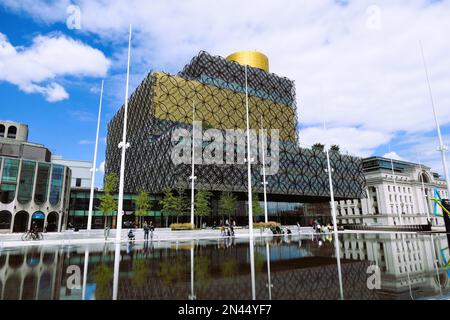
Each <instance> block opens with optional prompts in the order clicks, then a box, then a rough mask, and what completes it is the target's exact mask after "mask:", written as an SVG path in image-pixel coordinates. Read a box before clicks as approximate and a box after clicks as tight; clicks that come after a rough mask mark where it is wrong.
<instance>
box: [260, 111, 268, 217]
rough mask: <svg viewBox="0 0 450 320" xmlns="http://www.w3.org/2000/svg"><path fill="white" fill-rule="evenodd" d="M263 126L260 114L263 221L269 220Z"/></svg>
mask: <svg viewBox="0 0 450 320" xmlns="http://www.w3.org/2000/svg"><path fill="white" fill-rule="evenodd" d="M264 138H265V135H264V127H263V117H262V116H261V153H262V171H263V182H262V184H263V188H264V221H265V222H266V223H267V222H269V221H268V220H269V217H268V214H267V181H266V157H265V153H266V149H265V145H264Z"/></svg>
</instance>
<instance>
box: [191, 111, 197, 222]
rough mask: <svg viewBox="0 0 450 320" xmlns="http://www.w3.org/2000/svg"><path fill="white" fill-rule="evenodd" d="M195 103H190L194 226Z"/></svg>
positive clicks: (192, 213)
mask: <svg viewBox="0 0 450 320" xmlns="http://www.w3.org/2000/svg"><path fill="white" fill-rule="evenodd" d="M194 122H195V103H192V174H191V176H190V179H191V224H192V225H193V226H194V202H195V198H194V187H195V178H196V177H195V161H194V159H195V140H194V138H195V123H194Z"/></svg>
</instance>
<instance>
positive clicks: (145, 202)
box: [135, 191, 151, 226]
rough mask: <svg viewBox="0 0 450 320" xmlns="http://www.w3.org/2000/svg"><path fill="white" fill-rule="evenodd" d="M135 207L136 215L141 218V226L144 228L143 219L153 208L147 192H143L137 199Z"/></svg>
mask: <svg viewBox="0 0 450 320" xmlns="http://www.w3.org/2000/svg"><path fill="white" fill-rule="evenodd" d="M135 205H136V211H135V215H136V216H137V217H140V219H139V224H140V225H141V226H142V219H143V217H145V216H147V213H148V211H149V210H150V207H151V205H150V199H149V195H148V193H147V192H145V191H141V192H140V193H139V195H138V196H137V198H136V201H135Z"/></svg>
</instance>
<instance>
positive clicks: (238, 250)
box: [0, 233, 450, 300]
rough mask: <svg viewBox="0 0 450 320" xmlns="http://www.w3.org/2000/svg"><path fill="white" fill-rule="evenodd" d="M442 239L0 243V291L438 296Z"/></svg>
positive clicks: (441, 293)
mask: <svg viewBox="0 0 450 320" xmlns="http://www.w3.org/2000/svg"><path fill="white" fill-rule="evenodd" d="M336 244H337V245H336ZM448 247H449V245H448V240H447V236H446V235H445V234H421V235H419V234H396V233H384V234H340V235H339V239H335V238H334V237H333V236H332V235H331V234H328V235H289V236H282V237H268V238H262V239H255V240H253V241H249V240H248V239H247V240H246V239H235V238H228V237H224V238H219V239H216V240H201V241H196V240H193V241H178V242H163V241H161V242H155V241H149V242H139V241H137V242H133V243H123V244H122V245H116V244H91V245H72V246H45V247H44V246H30V247H23V248H14V249H3V250H2V251H0V299H3V300H10V299H14V300H16V299H24V300H25V299H40V300H49V299H54V300H83V299H85V300H91V299H97V300H101V299H108V300H109V299H119V300H123V299H126V300H129V299H132V300H136V299H138V300H139V299H151V300H156V299H159V300H160V299H183V300H185V299H199V300H205V299H207V300H221V299H233V300H238V299H243V300H251V299H257V300H267V299H298V300H304V299H320V300H323V299H327V300H329V299H332V300H337V299H377V300H379V299H448V298H449V297H450V289H449V287H450V286H449V277H450V266H449V263H448V259H449V257H450V253H449V248H448Z"/></svg>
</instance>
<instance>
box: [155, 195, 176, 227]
mask: <svg viewBox="0 0 450 320" xmlns="http://www.w3.org/2000/svg"><path fill="white" fill-rule="evenodd" d="M178 202H179V200H178V199H177V197H175V196H174V195H173V192H172V190H170V189H166V191H164V198H162V199H161V200H160V202H159V203H160V204H161V206H162V209H161V213H162V214H164V215H165V216H166V226H167V225H168V219H169V216H173V215H176V212H177V210H178V206H179V205H178Z"/></svg>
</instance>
